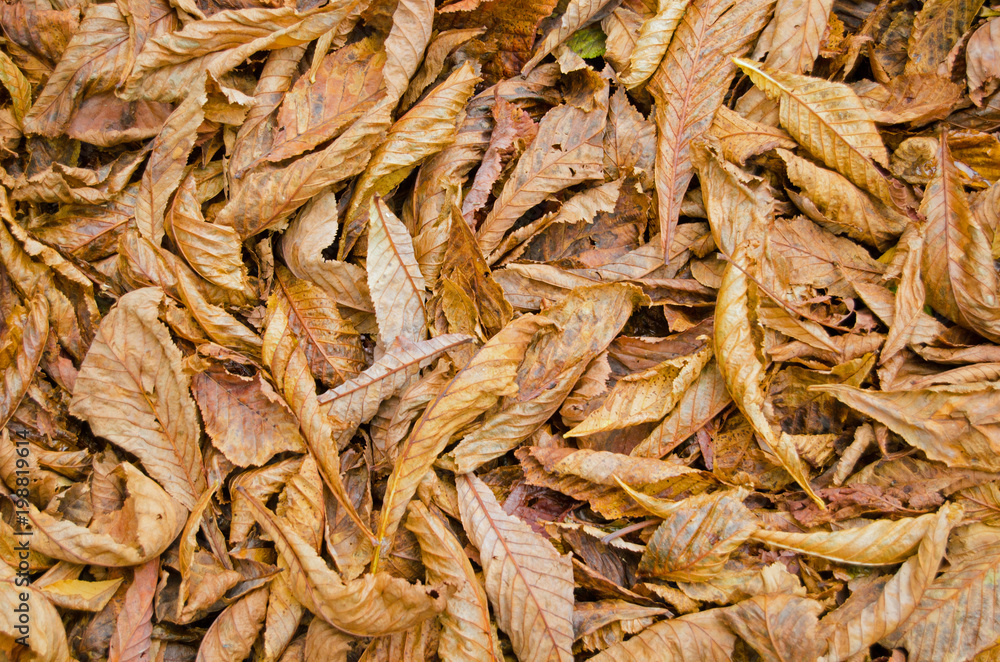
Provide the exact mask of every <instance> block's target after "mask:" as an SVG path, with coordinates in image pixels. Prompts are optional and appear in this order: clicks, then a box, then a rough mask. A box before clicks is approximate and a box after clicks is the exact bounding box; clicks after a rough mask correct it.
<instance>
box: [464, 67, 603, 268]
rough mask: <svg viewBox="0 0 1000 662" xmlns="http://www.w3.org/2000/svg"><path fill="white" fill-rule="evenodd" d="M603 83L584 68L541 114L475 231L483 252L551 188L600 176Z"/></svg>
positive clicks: (497, 242)
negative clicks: (580, 78)
mask: <svg viewBox="0 0 1000 662" xmlns="http://www.w3.org/2000/svg"><path fill="white" fill-rule="evenodd" d="M608 89H609V88H608V84H607V82H606V81H603V80H600V79H599V78H598V77H597V75H596V74H590V75H588V76H587V78H586V83H585V84H584V85H583V86H582V87H581V88H580V89H577V90H575V91H574V93H573V94H571V95H570V96H569V98H568V99H567V103H564V104H562V105H559V106H556V107H555V108H553V109H552V110H550V111H549V112H547V113H546V114H545V117H543V118H542V121H541V122H540V123H539V125H538V135H537V136H536V137H535V139H534V140H533V141H532V143H531V145H529V146H528V149H527V150H525V152H524V154H522V155H521V158H520V159H518V161H517V165H516V166H515V167H514V172H513V173H512V174H511V176H510V179H508V180H507V182H506V183H505V184H504V186H503V190H502V191H501V192H500V195H499V197H498V198H497V200H496V202H495V203H494V205H493V208H492V209H491V210H490V213H489V215H487V217H486V220H485V221H483V224H482V226H480V228H479V230H478V232H477V233H476V239H477V240H478V242H479V246H480V247H481V248H482V251H483V254H484V255H486V256H487V257H488V258H489V257H490V254H491V253H492V252H493V251H494V249H495V248H496V247H497V246H499V245H500V241H501V240H502V239H503V236H504V234H506V232H507V231H508V230H509V229H510V228H511V227H512V226H513V225H514V223H515V222H517V219H519V218H520V217H521V216H522V215H523V214H524V213H525V212H526V211H528V209H530V208H531V207H534V206H535V205H536V204H538V203H539V202H541V201H542V200H544V199H545V198H546V197H548V196H549V195H551V194H553V193H557V192H559V191H561V190H563V189H565V188H568V187H570V186H573V185H574V184H579V183H580V182H583V181H586V180H588V179H600V178H601V177H602V167H601V166H602V163H603V149H602V144H603V139H604V127H605V125H606V123H607V113H608ZM497 257H499V256H497Z"/></svg>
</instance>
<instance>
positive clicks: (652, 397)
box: [565, 344, 712, 437]
mask: <svg viewBox="0 0 1000 662" xmlns="http://www.w3.org/2000/svg"><path fill="white" fill-rule="evenodd" d="M711 358H712V349H711V347H709V346H708V345H707V344H706V345H705V346H704V347H703V348H702V349H701V350H699V351H697V352H695V353H694V354H691V355H690V356H684V357H681V358H678V359H667V360H666V361H664V362H663V363H661V364H659V365H657V366H655V367H653V368H650V369H649V370H644V371H642V372H638V373H635V374H631V375H628V376H626V377H624V378H622V379H620V380H618V383H616V384H615V386H614V388H613V389H611V392H610V393H608V395H607V397H606V399H605V400H604V402H603V403H602V404H601V406H600V407H599V408H598V409H596V410H595V411H593V412H591V413H590V414H589V415H588V416H587V417H586V418H585V419H584V420H583V422H582V423H580V424H579V425H577V426H576V427H574V428H573V429H572V430H569V431H568V432H567V433H566V434H565V436H567V437H582V436H584V435H588V434H595V433H597V432H607V431H609V430H620V429H622V428H626V427H629V426H632V425H638V424H640V423H648V422H650V421H656V420H659V419H660V418H662V417H663V416H666V415H667V413H669V412H670V410H671V409H673V408H674V405H676V404H677V403H678V402H679V401H680V399H681V397H682V396H683V394H684V393H685V392H686V391H687V390H688V387H690V386H691V384H693V383H694V381H695V380H696V379H697V378H698V375H700V374H701V371H702V369H703V368H704V367H705V366H706V365H707V364H708V362H709V361H710V360H711Z"/></svg>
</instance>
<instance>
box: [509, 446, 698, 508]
mask: <svg viewBox="0 0 1000 662" xmlns="http://www.w3.org/2000/svg"><path fill="white" fill-rule="evenodd" d="M517 457H518V459H520V460H521V465H522V467H523V468H524V478H525V482H527V483H528V484H529V485H539V486H542V487H547V488H549V489H553V490H557V491H559V492H562V493H563V494H566V495H568V496H571V497H573V498H574V499H580V500H581V501H588V502H589V503H590V506H591V507H592V508H593V509H594V510H595V511H596V512H598V513H600V514H601V515H603V516H604V517H606V518H608V519H617V518H619V517H622V516H623V515H625V514H635V513H636V512H637V509H636V507H635V506H633V505H632V502H631V500H630V499H629V497H628V496H626V494H625V493H623V492H622V491H621V489H619V487H618V485H619V484H622V483H623V484H625V485H628V486H629V487H632V488H635V490H637V491H638V492H641V493H643V494H648V495H655V496H657V497H660V498H664V499H676V498H678V497H680V496H683V495H690V494H697V493H699V492H704V491H706V490H708V489H711V488H712V487H714V486H715V485H716V481H715V479H714V477H712V476H711V475H710V474H709V473H708V472H704V471H698V470H697V469H691V468H689V467H686V466H684V465H683V464H675V463H672V462H666V461H661V460H656V459H652V458H634V457H630V456H628V455H622V454H620V453H609V452H607V451H594V450H588V449H585V448H584V449H579V450H577V449H574V448H538V447H527V448H522V449H520V450H518V451H517Z"/></svg>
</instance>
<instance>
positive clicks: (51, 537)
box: [30, 463, 187, 567]
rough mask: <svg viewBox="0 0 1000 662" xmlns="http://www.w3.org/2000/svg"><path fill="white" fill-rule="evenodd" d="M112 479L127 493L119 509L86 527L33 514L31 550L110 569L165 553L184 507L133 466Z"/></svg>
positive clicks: (181, 521)
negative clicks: (121, 484)
mask: <svg viewBox="0 0 1000 662" xmlns="http://www.w3.org/2000/svg"><path fill="white" fill-rule="evenodd" d="M114 475H115V476H116V477H117V478H118V479H119V480H122V481H123V482H124V483H125V485H126V488H127V490H128V496H126V497H125V500H124V503H123V505H122V507H121V509H120V510H117V511H115V512H113V513H111V514H109V515H108V516H105V517H102V518H100V519H99V520H98V521H95V522H94V523H93V524H92V525H91V527H90V528H85V527H82V526H79V525H78V524H74V523H73V522H71V521H69V520H65V519H56V518H55V517H53V516H52V515H50V514H48V513H45V512H38V511H37V510H34V509H33V510H32V512H31V514H30V517H31V520H32V522H33V523H34V525H35V535H34V536H33V538H32V543H31V544H32V548H33V549H35V550H37V551H39V552H41V553H43V554H46V555H48V556H51V557H53V558H59V559H62V560H64V561H69V562H71V563H80V564H84V565H87V564H93V565H99V566H108V567H115V566H133V565H139V564H141V563H145V562H146V561H149V560H150V559H155V558H156V557H157V556H159V555H160V554H161V553H162V552H163V551H165V550H166V549H167V547H168V546H169V545H170V543H172V542H173V541H174V539H175V538H177V536H178V534H180V532H181V529H183V528H184V521H185V517H186V515H187V513H186V511H185V509H184V507H183V506H182V505H181V504H179V503H178V502H177V501H175V500H174V499H172V498H171V497H170V496H169V495H167V493H166V492H164V491H163V489H162V488H161V487H160V486H159V485H157V484H156V483H155V482H154V481H152V480H150V479H149V478H147V477H146V476H145V475H144V474H143V473H142V472H140V471H139V470H138V469H136V468H135V467H133V466H132V465H130V464H127V463H123V464H121V465H120V466H119V467H118V468H117V469H116V470H115V473H114ZM140 532H141V533H140Z"/></svg>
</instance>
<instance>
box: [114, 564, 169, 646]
mask: <svg viewBox="0 0 1000 662" xmlns="http://www.w3.org/2000/svg"><path fill="white" fill-rule="evenodd" d="M159 574H160V562H159V560H158V559H153V560H152V561H147V562H146V563H143V564H142V565H140V566H136V567H135V570H134V571H133V579H132V584H131V585H130V586H129V587H128V590H127V591H125V604H124V605H123V606H122V610H121V613H120V614H118V623H117V627H115V632H114V634H113V635H112V636H111V641H110V642H109V645H108V662H133V661H138V660H142V659H145V658H146V656H147V655H148V652H149V649H150V647H151V646H152V644H153V640H152V634H153V597H154V596H155V595H156V581H157V579H159Z"/></svg>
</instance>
